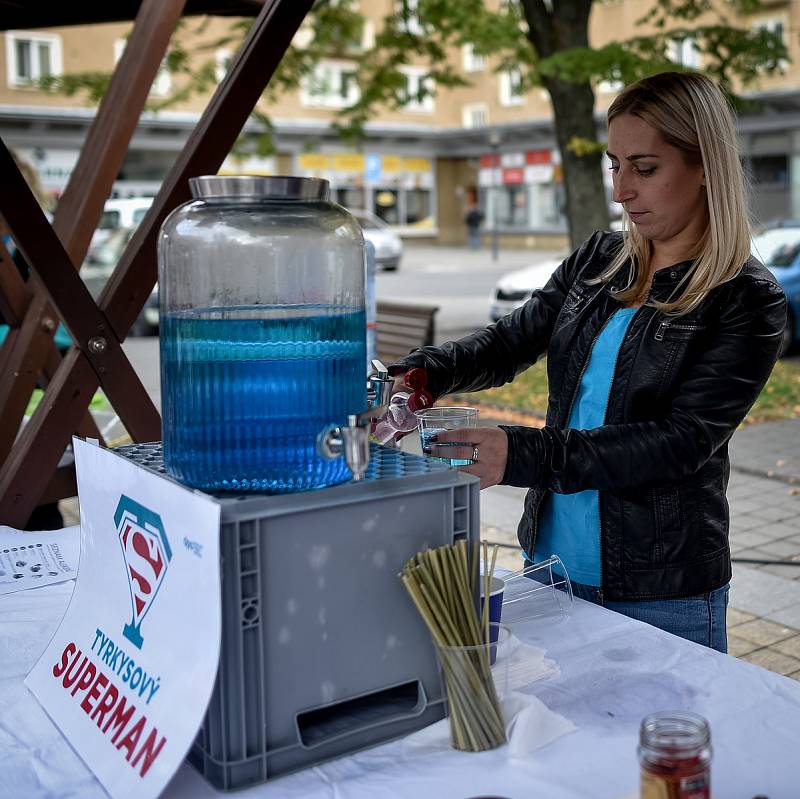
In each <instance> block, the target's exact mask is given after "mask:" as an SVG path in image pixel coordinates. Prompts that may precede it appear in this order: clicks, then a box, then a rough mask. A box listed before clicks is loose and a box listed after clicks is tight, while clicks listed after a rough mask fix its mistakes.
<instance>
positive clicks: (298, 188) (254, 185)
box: [189, 175, 330, 200]
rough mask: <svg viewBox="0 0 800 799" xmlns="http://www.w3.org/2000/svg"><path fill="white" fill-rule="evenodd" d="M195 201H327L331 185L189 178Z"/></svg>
mask: <svg viewBox="0 0 800 799" xmlns="http://www.w3.org/2000/svg"><path fill="white" fill-rule="evenodd" d="M189 188H190V189H191V190H192V197H194V198H195V199H196V200H211V199H217V200H221V199H223V198H229V197H230V198H234V197H235V198H239V199H250V200H328V199H330V183H328V181H327V180H322V179H321V178H297V177H292V176H289V175H269V176H265V175H202V176H201V177H197V178H189Z"/></svg>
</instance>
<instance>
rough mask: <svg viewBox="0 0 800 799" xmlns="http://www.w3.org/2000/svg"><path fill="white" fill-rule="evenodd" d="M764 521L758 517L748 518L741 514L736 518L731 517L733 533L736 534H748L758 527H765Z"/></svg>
mask: <svg viewBox="0 0 800 799" xmlns="http://www.w3.org/2000/svg"><path fill="white" fill-rule="evenodd" d="M763 525H764V520H763V519H759V518H758V517H756V516H748V515H747V514H746V513H740V514H737V515H736V516H733V515H731V533H734V532H742V533H744V532H747V531H748V530H753V529H755V528H758V527H763Z"/></svg>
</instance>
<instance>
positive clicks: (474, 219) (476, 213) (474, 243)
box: [464, 203, 483, 250]
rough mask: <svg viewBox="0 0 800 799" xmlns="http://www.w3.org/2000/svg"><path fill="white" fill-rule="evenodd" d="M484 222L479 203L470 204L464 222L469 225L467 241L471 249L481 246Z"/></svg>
mask: <svg viewBox="0 0 800 799" xmlns="http://www.w3.org/2000/svg"><path fill="white" fill-rule="evenodd" d="M482 222H483V214H482V213H481V210H480V209H479V208H478V206H477V205H475V204H474V203H473V204H472V205H470V207H469V210H468V211H467V214H466V216H465V217H464V223H465V224H466V226H467V241H468V242H469V248H470V249H471V250H477V249H479V248H480V246H481V223H482Z"/></svg>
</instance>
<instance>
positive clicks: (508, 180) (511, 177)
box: [503, 167, 525, 185]
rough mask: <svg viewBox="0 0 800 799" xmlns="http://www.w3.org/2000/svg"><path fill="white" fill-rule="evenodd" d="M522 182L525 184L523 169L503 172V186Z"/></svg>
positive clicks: (515, 168) (517, 168) (516, 168)
mask: <svg viewBox="0 0 800 799" xmlns="http://www.w3.org/2000/svg"><path fill="white" fill-rule="evenodd" d="M524 182H525V170H524V169H520V168H519V167H514V168H513V169H504V170H503V183H504V184H505V185H511V184H514V183H524Z"/></svg>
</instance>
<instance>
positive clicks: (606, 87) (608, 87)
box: [597, 70, 625, 94]
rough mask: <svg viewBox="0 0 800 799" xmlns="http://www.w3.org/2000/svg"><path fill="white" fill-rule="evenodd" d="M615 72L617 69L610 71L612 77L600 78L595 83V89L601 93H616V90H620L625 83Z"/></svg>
mask: <svg viewBox="0 0 800 799" xmlns="http://www.w3.org/2000/svg"><path fill="white" fill-rule="evenodd" d="M616 73H617V70H614V71H613V72H612V74H613V75H614V77H613V78H611V79H610V80H601V81H600V82H599V83H598V84H597V91H598V92H602V93H603V94H616V93H617V92H621V91H622V89H623V88H624V86H625V84H624V83H623V81H622V80H621V79H620V78H619V77H618V75H617V74H616Z"/></svg>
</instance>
